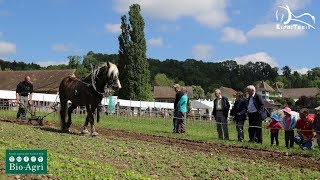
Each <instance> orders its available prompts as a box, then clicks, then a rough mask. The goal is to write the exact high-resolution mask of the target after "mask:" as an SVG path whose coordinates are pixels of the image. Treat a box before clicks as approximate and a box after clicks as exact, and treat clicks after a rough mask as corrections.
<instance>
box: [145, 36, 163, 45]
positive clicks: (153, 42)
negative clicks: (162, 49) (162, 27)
mask: <svg viewBox="0 0 320 180" xmlns="http://www.w3.org/2000/svg"><path fill="white" fill-rule="evenodd" d="M148 44H149V45H150V46H163V40H162V37H158V38H151V39H149V40H148Z"/></svg>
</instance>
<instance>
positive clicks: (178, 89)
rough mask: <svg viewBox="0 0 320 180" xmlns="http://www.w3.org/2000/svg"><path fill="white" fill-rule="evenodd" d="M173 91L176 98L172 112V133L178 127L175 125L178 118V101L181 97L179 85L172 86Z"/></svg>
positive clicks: (176, 131)
mask: <svg viewBox="0 0 320 180" xmlns="http://www.w3.org/2000/svg"><path fill="white" fill-rule="evenodd" d="M173 88H174V91H175V92H176V98H175V99H174V112H173V133H178V127H177V125H178V124H177V123H178V122H177V120H178V119H177V118H178V106H177V105H178V102H179V100H180V98H181V96H182V95H181V92H180V85H179V84H175V85H174V86H173Z"/></svg>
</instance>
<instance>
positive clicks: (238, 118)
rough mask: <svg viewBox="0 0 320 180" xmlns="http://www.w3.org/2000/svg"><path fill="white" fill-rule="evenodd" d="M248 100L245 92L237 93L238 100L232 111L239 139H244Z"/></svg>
mask: <svg viewBox="0 0 320 180" xmlns="http://www.w3.org/2000/svg"><path fill="white" fill-rule="evenodd" d="M247 107H248V106H247V101H246V100H244V99H243V93H242V92H240V91H239V92H237V93H236V100H235V102H234V106H233V107H232V109H231V111H230V115H231V116H233V120H234V122H235V123H236V129H237V132H238V141H239V142H243V141H244V133H243V125H244V121H245V120H246V118H247V114H246V113H247Z"/></svg>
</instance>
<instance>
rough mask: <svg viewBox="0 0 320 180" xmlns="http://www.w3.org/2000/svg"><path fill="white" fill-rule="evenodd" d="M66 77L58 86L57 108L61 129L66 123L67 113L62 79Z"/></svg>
mask: <svg viewBox="0 0 320 180" xmlns="http://www.w3.org/2000/svg"><path fill="white" fill-rule="evenodd" d="M65 79H66V78H64V79H63V80H62V81H61V83H60V86H59V99H60V108H59V113H60V126H61V129H64V128H65V125H66V115H67V106H68V102H67V100H68V99H67V98H66V97H65V92H64V91H65V89H64V81H65Z"/></svg>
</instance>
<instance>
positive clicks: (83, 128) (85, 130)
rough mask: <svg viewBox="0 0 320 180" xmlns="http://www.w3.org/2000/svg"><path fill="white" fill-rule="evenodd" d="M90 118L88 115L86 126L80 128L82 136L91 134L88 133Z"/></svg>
mask: <svg viewBox="0 0 320 180" xmlns="http://www.w3.org/2000/svg"><path fill="white" fill-rule="evenodd" d="M89 121H90V120H89V117H88V115H87V117H86V121H85V122H84V124H83V126H82V127H81V128H80V133H81V134H89V131H88V129H87V126H88V124H89Z"/></svg>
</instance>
